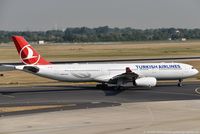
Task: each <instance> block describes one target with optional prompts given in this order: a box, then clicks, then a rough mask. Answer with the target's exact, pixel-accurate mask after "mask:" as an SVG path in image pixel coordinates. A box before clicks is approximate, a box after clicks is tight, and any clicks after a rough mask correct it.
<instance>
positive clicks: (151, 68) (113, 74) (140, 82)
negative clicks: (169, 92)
mask: <svg viewBox="0 0 200 134" xmlns="http://www.w3.org/2000/svg"><path fill="white" fill-rule="evenodd" d="M12 40H13V42H14V44H15V46H16V49H17V51H18V54H19V56H20V59H21V60H22V62H23V63H24V64H23V65H3V67H4V68H7V70H9V71H10V70H19V71H24V72H27V73H31V74H34V75H37V76H40V77H45V78H49V79H53V80H58V81H63V82H97V83H100V84H97V87H98V88H107V87H113V89H116V90H118V89H120V88H121V87H126V86H127V85H128V86H131V87H149V88H151V87H155V86H156V85H157V81H158V80H178V86H182V81H183V79H186V78H189V77H193V76H195V75H196V74H198V73H199V71H198V70H197V69H195V68H194V67H193V66H191V65H188V64H184V63H81V64H80V63H79V64H78V63H70V64H69V63H68V64H52V63H51V62H49V61H47V60H45V59H44V58H43V57H42V56H41V55H40V54H39V53H38V52H37V51H36V50H35V49H34V48H33V47H32V46H31V45H30V44H29V43H28V42H27V41H26V40H25V39H24V37H22V36H12Z"/></svg>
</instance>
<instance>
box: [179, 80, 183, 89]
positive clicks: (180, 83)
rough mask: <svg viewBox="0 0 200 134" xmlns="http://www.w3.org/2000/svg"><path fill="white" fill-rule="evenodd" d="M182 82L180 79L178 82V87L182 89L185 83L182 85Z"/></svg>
mask: <svg viewBox="0 0 200 134" xmlns="http://www.w3.org/2000/svg"><path fill="white" fill-rule="evenodd" d="M182 82H183V80H182V79H179V80H178V87H182V86H183V83H182Z"/></svg>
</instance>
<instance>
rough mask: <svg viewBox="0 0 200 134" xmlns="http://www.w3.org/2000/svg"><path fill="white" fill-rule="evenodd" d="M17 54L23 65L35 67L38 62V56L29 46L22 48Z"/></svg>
mask: <svg viewBox="0 0 200 134" xmlns="http://www.w3.org/2000/svg"><path fill="white" fill-rule="evenodd" d="M19 54H20V58H21V59H22V62H23V63H24V64H28V65H30V64H31V65H36V64H37V63H38V62H39V60H40V55H39V54H37V52H35V51H34V49H33V48H32V47H31V45H29V44H28V45H26V46H24V47H23V48H22V49H21V50H20V53H19Z"/></svg>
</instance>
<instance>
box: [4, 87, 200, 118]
mask: <svg viewBox="0 0 200 134" xmlns="http://www.w3.org/2000/svg"><path fill="white" fill-rule="evenodd" d="M199 87H200V84H199V83H185V84H184V86H183V87H177V86H176V83H168V84H165V85H163V84H160V85H158V86H157V87H154V88H151V89H149V88H130V89H126V90H122V91H120V92H116V91H114V90H111V89H107V90H100V89H97V88H96V87H95V85H85V86H34V87H0V108H1V107H20V106H50V105H51V106H52V105H62V106H61V107H56V108H45V109H34V110H24V111H15V112H2V111H0V115H1V116H5V115H15V114H26V113H35V112H36V113H38V112H47V111H59V110H74V109H88V108H98V107H113V106H119V105H121V104H122V103H136V102H155V101H177V100H200V88H199Z"/></svg>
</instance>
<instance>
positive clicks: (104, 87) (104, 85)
mask: <svg viewBox="0 0 200 134" xmlns="http://www.w3.org/2000/svg"><path fill="white" fill-rule="evenodd" d="M96 88H98V89H107V88H108V85H107V84H105V83H102V84H97V85H96Z"/></svg>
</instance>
